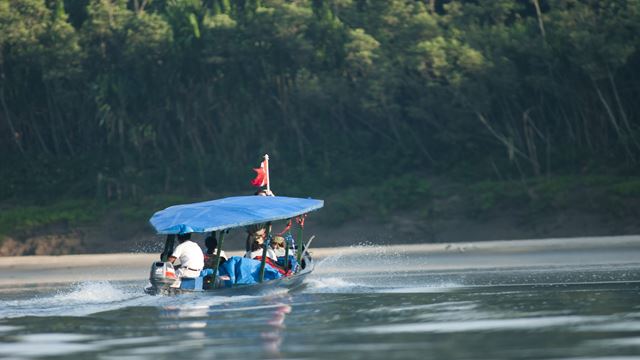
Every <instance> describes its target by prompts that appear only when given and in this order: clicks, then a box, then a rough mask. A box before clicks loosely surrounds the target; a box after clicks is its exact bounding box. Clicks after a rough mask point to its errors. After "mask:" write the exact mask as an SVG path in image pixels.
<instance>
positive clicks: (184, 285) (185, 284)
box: [180, 276, 204, 291]
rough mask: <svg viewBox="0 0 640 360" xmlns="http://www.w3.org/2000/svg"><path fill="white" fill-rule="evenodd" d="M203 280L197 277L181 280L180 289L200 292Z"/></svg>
mask: <svg viewBox="0 0 640 360" xmlns="http://www.w3.org/2000/svg"><path fill="white" fill-rule="evenodd" d="M203 283H204V278H203V277H202V276H198V277H197V278H186V277H185V278H182V279H181V282H180V289H185V290H195V291H202V284H203Z"/></svg>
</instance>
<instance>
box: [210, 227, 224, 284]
mask: <svg viewBox="0 0 640 360" xmlns="http://www.w3.org/2000/svg"><path fill="white" fill-rule="evenodd" d="M226 233H227V230H222V231H220V239H219V240H218V251H216V267H215V268H213V280H212V281H211V283H212V284H213V286H214V287H215V286H216V278H217V277H218V266H220V254H221V253H222V245H223V244H224V234H226ZM211 236H215V233H214V234H211Z"/></svg>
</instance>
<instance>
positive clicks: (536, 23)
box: [0, 0, 640, 222]
mask: <svg viewBox="0 0 640 360" xmlns="http://www.w3.org/2000/svg"><path fill="white" fill-rule="evenodd" d="M639 50H640V0H608V1H600V0H384V1H382V0H333V1H329V0H236V1H233V0H4V1H0V153H1V154H2V155H1V156H0V203H2V204H5V205H4V207H5V208H10V207H14V206H16V204H20V205H24V204H29V205H38V204H46V203H51V202H56V201H62V200H64V199H95V200H96V201H100V202H109V201H117V200H122V199H142V198H146V197H153V196H155V195H160V194H162V195H167V194H175V195H180V196H188V197H198V196H206V195H207V194H216V193H226V192H238V191H243V192H250V191H251V189H250V185H249V180H250V179H251V178H252V176H253V172H252V171H251V168H253V167H257V166H258V164H259V162H260V161H261V159H262V155H263V154H269V155H270V157H271V168H272V173H273V175H272V177H273V180H272V181H273V182H274V183H277V184H278V187H277V189H280V190H279V191H280V192H281V193H282V192H284V193H287V194H290V195H303V194H304V195H312V196H318V195H322V194H325V193H327V192H331V191H333V190H336V189H344V188H349V187H358V186H366V185H367V184H371V183H384V182H385V181H391V182H390V184H391V185H389V186H395V185H393V184H394V181H395V180H389V179H406V178H407V176H409V177H411V179H418V180H415V181H410V182H409V184H408V185H407V186H408V187H409V190H407V189H405V190H403V191H407V194H406V195H407V196H411V189H413V190H416V188H419V187H420V184H421V183H420V181H419V180H420V179H424V178H429V177H436V178H444V179H451V181H462V182H476V183H478V182H482V181H485V180H496V181H497V180H499V181H514V182H517V183H523V184H526V183H528V182H530V181H535V179H549V178H558V177H574V178H580V177H589V176H605V175H606V176H616V177H621V178H624V179H627V180H628V179H632V180H633V179H637V176H638V169H639V166H638V165H639V163H640V120H639V119H638V117H639V115H640V101H638V99H640V71H638V69H639V68H640V51H639ZM627 180H625V181H627ZM634 181H636V183H635V184H636V185H639V186H638V189H636V190H638V191H636V190H634V191H636V193H638V194H640V192H639V191H640V182H637V180H634ZM396 183H397V181H396ZM396 185H397V184H396ZM418 190H419V189H418ZM529 190H530V189H529ZM391 191H394V189H391ZM529 194H531V192H530V191H529ZM531 196H533V197H535V194H531ZM382 200H385V199H382ZM390 201H391V200H390ZM146 210H148V209H146ZM0 222H1V221H0Z"/></svg>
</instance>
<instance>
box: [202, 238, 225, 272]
mask: <svg viewBox="0 0 640 360" xmlns="http://www.w3.org/2000/svg"><path fill="white" fill-rule="evenodd" d="M204 244H205V245H206V247H207V252H206V254H205V255H204V263H205V268H208V269H213V268H214V267H215V266H216V256H217V255H218V239H216V235H215V233H212V234H211V235H209V236H207V238H206V239H204ZM227 259H228V258H227V254H225V252H224V250H222V251H220V264H219V265H222V264H223V263H224V262H225V261H227Z"/></svg>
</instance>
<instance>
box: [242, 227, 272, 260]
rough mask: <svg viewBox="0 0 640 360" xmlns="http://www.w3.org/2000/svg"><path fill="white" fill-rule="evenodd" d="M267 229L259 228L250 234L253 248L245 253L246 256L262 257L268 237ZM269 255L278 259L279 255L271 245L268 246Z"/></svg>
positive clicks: (251, 257)
mask: <svg viewBox="0 0 640 360" xmlns="http://www.w3.org/2000/svg"><path fill="white" fill-rule="evenodd" d="M266 234H267V230H266V229H264V228H263V229H259V230H257V231H255V232H253V233H250V234H249V237H248V241H249V243H250V244H251V248H250V249H249V250H248V251H247V252H246V253H245V254H244V257H246V258H249V259H254V258H256V257H262V253H263V251H264V250H263V246H262V245H263V244H264V238H265V237H266ZM267 257H268V258H270V259H273V260H277V256H276V254H275V252H274V251H273V249H272V248H271V247H268V248H267Z"/></svg>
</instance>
